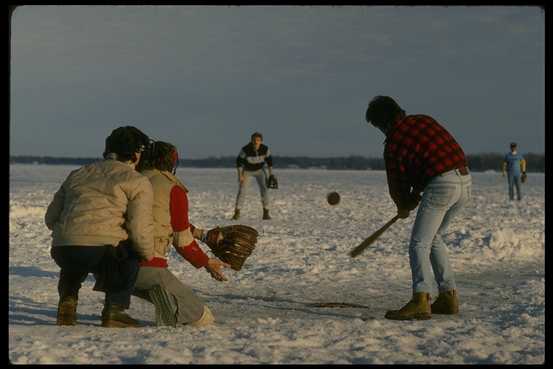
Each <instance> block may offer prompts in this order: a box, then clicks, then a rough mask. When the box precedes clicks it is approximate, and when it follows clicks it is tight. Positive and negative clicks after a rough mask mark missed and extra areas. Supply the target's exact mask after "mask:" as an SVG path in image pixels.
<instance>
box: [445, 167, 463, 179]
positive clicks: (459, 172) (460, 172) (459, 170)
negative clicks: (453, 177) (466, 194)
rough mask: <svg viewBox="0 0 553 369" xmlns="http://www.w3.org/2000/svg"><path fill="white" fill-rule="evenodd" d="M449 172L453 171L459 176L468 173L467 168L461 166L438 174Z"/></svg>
mask: <svg viewBox="0 0 553 369" xmlns="http://www.w3.org/2000/svg"><path fill="white" fill-rule="evenodd" d="M450 172H454V173H455V174H457V175H459V176H467V175H469V168H467V167H461V168H455V169H451V170H448V171H447V172H444V173H440V174H438V176H439V177H443V176H445V175H447V174H448V173H450Z"/></svg>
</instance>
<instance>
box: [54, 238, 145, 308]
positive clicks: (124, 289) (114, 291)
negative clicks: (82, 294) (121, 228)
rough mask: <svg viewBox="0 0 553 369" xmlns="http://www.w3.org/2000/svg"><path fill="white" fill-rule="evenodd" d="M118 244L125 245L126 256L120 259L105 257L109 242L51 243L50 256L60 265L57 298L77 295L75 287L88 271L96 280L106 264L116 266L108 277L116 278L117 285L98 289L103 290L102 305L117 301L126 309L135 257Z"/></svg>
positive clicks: (135, 262)
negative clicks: (71, 244) (83, 243)
mask: <svg viewBox="0 0 553 369" xmlns="http://www.w3.org/2000/svg"><path fill="white" fill-rule="evenodd" d="M118 247H125V248H127V250H128V252H129V257H127V258H126V259H125V260H121V261H117V260H107V256H108V254H109V251H113V246H111V245H106V246H54V247H52V248H51V251H50V253H51V256H52V258H53V259H54V261H55V262H56V264H58V266H59V267H60V268H61V270H60V279H59V282H58V293H59V295H60V298H61V299H63V298H65V297H68V296H73V297H75V298H76V299H78V296H79V290H80V289H81V285H82V283H83V282H84V281H85V279H86V277H87V276H88V273H94V276H95V277H96V279H97V281H98V278H99V277H104V274H105V271H106V266H108V267H109V268H112V267H114V266H116V267H117V268H116V269H118V270H117V271H113V273H114V274H113V275H112V278H116V279H117V281H116V282H118V283H117V286H114V285H113V284H110V285H107V286H105V288H103V289H101V290H102V291H105V293H106V298H105V304H106V305H112V304H119V305H121V306H122V307H124V308H126V309H128V308H129V305H130V303H131V294H132V292H133V291H134V284H135V282H136V278H137V276H138V257H137V256H136V254H135V253H134V252H132V250H130V248H129V247H128V246H118ZM105 263H109V264H105ZM114 263H118V265H114ZM95 288H96V286H95Z"/></svg>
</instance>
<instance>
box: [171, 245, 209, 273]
mask: <svg viewBox="0 0 553 369" xmlns="http://www.w3.org/2000/svg"><path fill="white" fill-rule="evenodd" d="M176 249H177V252H178V253H179V254H180V255H181V256H182V257H183V258H185V259H186V260H188V262H190V264H192V265H194V266H195V267H196V268H201V267H205V266H207V262H208V261H209V256H207V255H206V254H205V253H204V252H203V251H202V249H201V248H200V247H199V246H198V244H197V243H196V241H195V240H194V241H192V242H191V243H190V245H188V246H185V247H176Z"/></svg>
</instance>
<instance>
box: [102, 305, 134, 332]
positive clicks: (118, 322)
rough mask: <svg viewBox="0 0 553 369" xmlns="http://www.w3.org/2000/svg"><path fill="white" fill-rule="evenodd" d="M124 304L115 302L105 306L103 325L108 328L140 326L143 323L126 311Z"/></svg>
mask: <svg viewBox="0 0 553 369" xmlns="http://www.w3.org/2000/svg"><path fill="white" fill-rule="evenodd" d="M124 310H125V309H123V307H122V306H120V305H117V304H113V305H107V306H104V310H102V327H107V328H127V327H129V328H139V327H141V326H142V325H141V324H140V323H139V322H138V321H137V320H136V319H133V318H131V317H130V316H129V315H128V314H126V313H125V312H124Z"/></svg>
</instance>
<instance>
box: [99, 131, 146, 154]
mask: <svg viewBox="0 0 553 369" xmlns="http://www.w3.org/2000/svg"><path fill="white" fill-rule="evenodd" d="M149 141H150V139H149V138H148V136H146V134H144V133H143V132H142V131H141V130H139V129H138V128H136V127H133V126H124V127H119V128H116V129H114V130H113V131H112V132H111V134H110V135H109V136H108V137H107V138H106V145H105V149H104V158H107V157H108V156H109V154H116V155H115V159H116V160H119V161H128V160H132V159H133V157H134V154H135V153H137V152H142V151H144V150H145V149H146V147H147V146H148V144H149Z"/></svg>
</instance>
